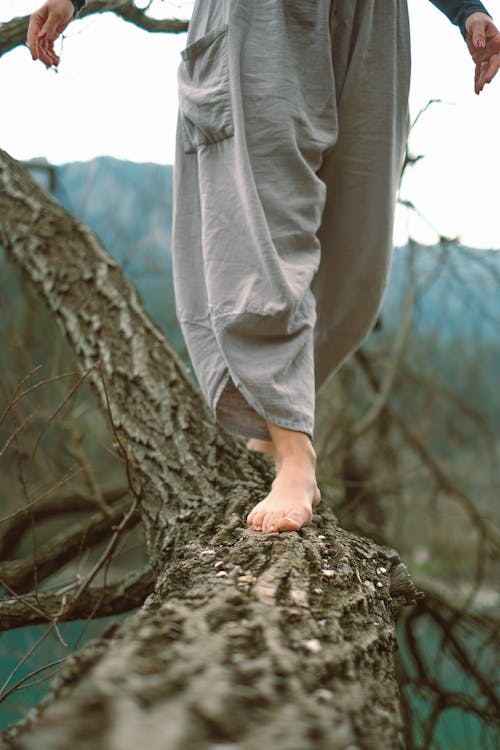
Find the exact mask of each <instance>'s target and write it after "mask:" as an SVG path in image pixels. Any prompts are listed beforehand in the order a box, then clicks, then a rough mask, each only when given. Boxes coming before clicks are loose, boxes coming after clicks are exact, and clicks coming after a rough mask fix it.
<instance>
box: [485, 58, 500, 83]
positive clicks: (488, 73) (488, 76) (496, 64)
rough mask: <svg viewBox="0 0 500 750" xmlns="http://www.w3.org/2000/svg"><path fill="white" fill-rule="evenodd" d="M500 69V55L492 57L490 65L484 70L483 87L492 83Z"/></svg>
mask: <svg viewBox="0 0 500 750" xmlns="http://www.w3.org/2000/svg"><path fill="white" fill-rule="evenodd" d="M499 68H500V55H492V56H491V57H490V62H489V65H488V66H487V67H486V65H485V66H484V69H483V85H484V84H487V83H491V82H492V80H493V79H494V77H495V76H496V74H497V73H498V69H499Z"/></svg>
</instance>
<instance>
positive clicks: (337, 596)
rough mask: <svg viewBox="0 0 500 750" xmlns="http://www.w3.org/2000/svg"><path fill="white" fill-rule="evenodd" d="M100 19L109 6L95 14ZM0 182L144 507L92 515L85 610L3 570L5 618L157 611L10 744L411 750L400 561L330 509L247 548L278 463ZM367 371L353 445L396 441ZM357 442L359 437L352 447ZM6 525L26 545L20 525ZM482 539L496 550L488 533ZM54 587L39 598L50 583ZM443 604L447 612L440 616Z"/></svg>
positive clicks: (34, 204)
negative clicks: (114, 565) (240, 431)
mask: <svg viewBox="0 0 500 750" xmlns="http://www.w3.org/2000/svg"><path fill="white" fill-rule="evenodd" d="M103 6H104V7H105V8H106V9H109V8H110V7H111V3H99V4H97V3H96V4H95V7H96V11H92V8H93V7H94V4H93V5H91V6H89V9H88V11H87V12H97V9H102V8H103ZM115 6H120V8H121V7H122V6H123V7H124V8H130V7H132V3H115V4H114V5H113V9H114V8H115ZM2 32H3V29H2ZM1 36H2V35H1V34H0V37H1ZM24 37H25V32H24V35H23V36H22V38H23V39H24ZM0 179H1V180H2V193H1V197H0V216H1V217H2V218H1V220H0V242H1V244H2V245H3V246H4V248H5V249H6V250H7V252H8V253H9V255H10V257H12V258H13V259H14V260H15V261H16V262H17V263H18V265H19V266H20V267H21V268H22V269H23V271H24V273H25V275H26V276H27V277H28V278H29V279H30V280H31V282H32V284H34V286H35V288H37V290H38V291H39V293H41V295H42V296H43V298H44V300H45V302H46V303H47V306H48V308H49V309H50V310H51V311H52V313H53V314H54V316H55V317H56V318H57V320H58V321H59V323H60V325H61V327H62V329H63V331H64V332H65V334H66V336H67V338H68V340H69V341H70V344H71V346H72V347H73V349H74V351H75V352H76V354H77V357H78V359H79V361H80V363H81V367H82V368H83V369H82V370H81V372H80V374H79V378H80V379H82V378H85V379H90V380H91V381H92V383H93V386H94V389H95V391H96V394H97V398H98V400H99V403H100V404H101V408H102V411H103V413H104V414H106V415H107V417H108V419H109V422H110V424H111V428H112V431H113V435H114V440H115V448H116V453H117V455H118V456H119V458H120V460H121V461H122V463H123V466H124V468H125V470H126V473H127V477H128V486H129V490H130V495H129V500H127V496H126V495H125V494H123V490H121V491H118V492H117V493H116V494H109V495H106V496H102V497H101V498H99V497H98V498H97V500H100V501H101V504H102V507H100V508H96V513H95V514H94V515H93V517H92V520H91V521H90V523H89V525H88V526H87V527H86V528H87V532H86V543H88V544H89V545H91V544H92V539H96V538H99V539H102V537H103V534H108V535H109V543H108V546H107V548H106V549H105V552H104V554H103V555H102V556H101V558H100V560H99V561H98V564H96V566H95V568H94V569H93V570H92V571H91V573H90V575H88V576H87V577H86V578H85V580H84V581H82V582H80V583H79V585H77V586H74V587H73V588H72V589H71V590H69V591H67V590H66V591H64V592H57V593H56V594H55V595H54V594H50V595H45V593H44V592H37V591H35V592H34V593H33V594H31V589H32V588H33V587H32V581H33V576H32V570H31V569H28V568H27V566H26V565H24V568H23V566H21V565H19V564H17V563H16V562H13V563H7V564H3V566H2V567H1V568H0V577H1V578H2V579H3V581H4V582H5V583H6V584H7V585H8V586H9V587H10V588H11V589H12V590H13V591H14V592H16V593H17V594H20V593H22V594H23V596H22V597H17V599H16V600H15V602H13V603H12V602H11V604H10V605H9V607H8V610H7V611H6V609H5V608H4V609H3V610H2V611H0V618H3V620H2V622H3V626H4V627H5V626H6V624H7V625H8V624H9V623H10V626H13V625H15V624H19V623H21V622H26V621H27V611H29V612H30V613H31V614H30V617H31V618H32V621H33V618H34V617H36V616H37V614H38V616H39V617H40V611H41V612H42V615H41V617H42V619H45V621H47V620H49V621H50V622H51V623H52V625H53V627H54V628H57V624H58V622H61V621H63V620H64V619H66V618H71V617H76V616H81V615H82V614H88V613H92V612H95V613H104V612H106V611H110V609H111V610H112V611H118V608H120V607H121V608H122V609H127V608H130V606H134V605H138V604H140V603H142V601H143V600H144V598H145V597H146V596H147V595H148V594H150V596H149V597H148V599H147V601H146V603H145V605H144V607H143V608H142V610H141V611H140V612H139V613H138V614H137V615H135V616H133V617H132V618H130V620H129V621H127V622H126V623H125V624H124V625H123V626H122V627H121V628H119V629H118V630H116V629H115V630H113V631H111V632H109V633H108V634H107V636H106V637H105V638H103V639H101V640H100V641H99V642H97V643H94V644H92V645H91V646H90V647H88V648H87V649H86V650H84V651H83V652H81V654H79V655H78V656H76V657H74V658H73V659H72V660H70V661H69V663H68V664H67V666H66V668H65V669H64V671H62V672H61V673H60V676H59V678H58V680H57V681H56V683H55V685H54V689H53V693H52V695H51V697H49V699H48V700H47V701H46V703H45V705H44V706H43V707H42V710H41V711H40V712H39V714H38V716H37V717H36V718H35V719H34V720H33V719H31V720H30V721H29V722H27V723H26V724H25V725H24V726H20V727H17V728H14V729H13V730H12V731H10V732H9V733H7V735H6V736H5V742H6V743H7V744H8V745H11V746H14V747H27V748H28V747H37V748H38V747H42V746H43V744H44V743H45V744H46V746H48V747H51V748H57V747H67V745H68V744H69V743H70V742H74V743H76V744H77V746H78V745H80V746H82V747H84V746H85V744H92V746H93V747H112V746H113V745H116V746H119V747H124V748H126V747H128V746H129V745H130V746H132V745H135V744H136V742H137V741H138V737H139V736H140V739H141V740H144V737H145V736H146V737H147V739H148V741H149V742H150V744H151V745H152V746H153V747H156V746H158V747H165V746H168V747H173V748H174V747H191V746H193V747H196V746H199V747H207V746H216V745H221V743H222V745H224V744H225V745H226V746H228V744H229V745H230V744H231V743H238V745H240V746H241V747H253V745H254V744H256V742H257V741H259V742H262V743H265V742H270V741H272V742H273V744H275V745H277V746H278V747H280V746H282V747H293V748H299V747H313V746H314V747H319V748H321V747H325V748H327V747H328V748H335V747H338V748H344V747H348V746H353V745H354V746H361V747H367V748H369V747H384V748H385V747H387V748H390V747H402V745H403V741H402V738H401V729H402V728H401V719H400V715H399V708H398V698H397V686H396V683H395V677H394V669H393V662H392V651H393V650H394V648H395V636H394V621H395V614H396V611H397V609H398V607H399V606H400V604H401V603H403V601H405V600H407V601H412V600H413V599H414V598H415V595H416V594H415V590H414V588H413V586H412V584H411V583H410V581H409V579H408V576H407V574H406V572H405V569H404V567H402V566H401V565H400V563H399V559H398V557H397V555H396V553H394V552H393V551H392V550H390V549H388V548H387V547H386V546H384V545H382V546H381V545H377V544H375V543H373V542H370V541H368V540H367V539H363V538H362V537H360V536H358V535H357V534H353V533H349V532H347V531H344V530H343V529H341V528H340V527H339V526H338V525H337V523H336V521H335V519H334V517H333V514H332V512H331V509H330V508H329V502H328V496H327V497H326V498H325V500H324V502H323V507H322V508H321V509H320V512H319V513H318V514H317V516H316V519H315V521H314V523H313V525H312V526H311V527H309V528H307V529H305V530H304V531H303V532H302V533H301V534H300V535H297V534H285V535H281V536H280V537H277V538H266V537H263V536H260V535H258V534H255V533H253V532H248V531H247V530H246V529H245V527H244V522H243V519H244V515H245V513H246V511H247V510H248V508H250V507H251V506H252V504H253V503H254V502H256V501H257V499H259V498H260V497H261V495H262V492H263V491H265V488H266V487H267V486H268V483H269V471H268V467H267V464H266V463H265V461H264V460H261V459H258V458H256V457H254V456H248V455H246V454H245V452H244V451H243V446H242V444H241V443H240V442H239V441H236V440H233V439H231V438H229V437H228V436H227V435H223V434H222V433H221V432H220V431H219V430H218V429H217V427H216V425H215V424H214V423H213V420H212V418H211V416H210V414H208V412H207V410H206V408H205V407H204V406H203V404H202V402H201V400H200V397H199V395H198V393H197V391H196V388H195V387H194V385H193V384H192V382H191V380H190V378H189V376H188V375H187V373H186V370H185V367H184V365H183V364H182V363H181V362H180V361H179V359H178V358H177V356H176V355H175V354H174V353H173V352H172V350H171V349H170V348H169V346H168V344H167V342H166V341H165V339H164V337H163V335H162V334H161V332H160V331H159V330H158V329H157V328H156V327H155V325H154V324H153V323H152V322H151V321H150V320H149V319H148V317H147V316H146V315H145V313H144V311H143V309H142V306H141V303H140V301H139V299H138V297H137V295H136V293H135V291H134V289H133V288H132V286H131V285H130V283H129V282H128V281H127V280H126V279H125V278H124V276H123V274H122V273H121V272H120V270H119V269H118V267H117V266H116V264H115V263H114V261H112V259H111V258H110V257H109V256H108V255H107V254H106V253H105V251H104V249H103V248H102V247H101V246H100V244H99V242H98V241H97V240H96V238H95V237H94V236H93V235H92V233H91V232H89V230H88V229H87V228H85V227H84V226H82V225H81V224H80V223H79V222H77V221H75V220H74V219H72V218H71V217H69V216H68V215H67V214H65V212H64V211H63V210H62V209H61V208H60V207H59V206H57V205H56V204H55V203H54V202H53V201H51V200H50V199H49V198H48V197H47V196H46V195H44V194H43V192H42V191H41V190H40V189H39V188H37V187H36V186H34V185H33V183H32V182H31V181H30V180H29V178H28V177H27V175H26V173H24V172H23V170H22V169H21V167H20V166H19V165H17V164H15V163H14V162H13V160H11V159H10V158H9V157H8V156H7V155H6V154H5V153H2V155H1V178H0ZM117 332H119V333H120V335H119V336H117V335H116V333H117ZM403 333H404V330H403ZM395 355H396V356H395V357H394V361H393V365H394V366H393V368H392V370H393V371H394V370H395V369H396V368H397V366H398V364H399V359H398V356H397V355H398V352H397V351H395ZM356 361H357V363H358V365H359V366H360V367H362V368H363V369H364V371H365V372H366V374H367V377H368V380H369V383H370V384H371V387H372V388H373V391H374V396H373V404H372V407H373V408H371V410H369V411H368V412H367V415H368V417H369V419H368V420H365V423H364V425H363V423H361V424H358V425H357V426H356V427H355V429H354V431H353V432H354V434H356V431H357V433H358V434H359V433H360V432H363V430H367V427H368V426H369V425H370V424H371V425H373V424H374V423H375V424H376V425H377V428H378V426H379V425H380V430H381V432H380V434H382V433H383V430H384V429H385V430H387V421H388V420H389V421H391V420H393V421H394V420H396V419H397V415H396V416H395V415H394V414H391V411H390V408H389V407H388V404H387V394H388V392H389V390H390V389H391V384H392V382H393V372H392V374H391V368H389V369H388V371H387V372H388V377H387V380H386V382H385V383H384V384H381V383H380V382H378V380H377V373H376V372H374V370H373V368H372V367H371V363H370V360H369V359H367V358H366V357H364V355H363V353H360V354H359V355H358V358H357V360H356ZM77 382H78V380H77ZM344 386H345V384H343V385H342V387H344ZM21 389H22V386H21ZM21 389H20V390H21ZM18 395H19V393H16V394H14V396H13V400H12V401H14V400H15V399H16V398H17V396H18ZM12 401H11V405H12ZM352 437H353V435H352V434H351V433H346V443H349V440H352ZM410 437H411V436H410ZM327 450H329V448H328V445H327ZM348 454H349V455H348V458H346V460H345V463H344V464H343V471H344V474H345V480H346V487H347V486H349V483H350V482H351V483H352V480H353V478H356V475H357V476H358V478H360V479H361V483H363V480H369V477H366V475H365V476H363V473H362V467H360V465H359V457H358V456H357V455H356V452H355V451H352V450H350V451H348ZM438 468H439V467H438ZM360 471H361V475H360ZM327 495H328V493H327ZM124 498H125V499H124ZM69 499H70V500H71V503H73V507H75V505H77V501H78V498H65V499H64V502H65V503H66V507H67V503H68V500H69ZM347 499H348V498H347ZM49 500H50V502H49ZM55 501H58V502H59V507H60V504H61V498H60V497H57V498H55V499H54V498H49V499H47V502H40V503H38V504H37V508H36V511H35V512H36V513H38V511H40V513H43V512H47V513H48V512H51V503H52V508H53V509H54V506H55V505H56V504H57V503H56V502H55ZM27 517H28V516H27V515H25V518H27ZM476 517H477V518H479V521H480V522H481V523H482V519H481V518H480V517H479V516H476ZM139 518H140V519H141V522H142V524H143V526H144V528H145V531H146V538H147V543H148V552H149V559H150V568H148V569H147V570H145V571H143V572H134V574H133V575H131V576H130V578H129V579H127V580H125V581H124V583H123V585H122V586H121V587H120V586H117V587H112V588H111V590H110V588H109V587H106V586H102V587H97V586H95V585H92V584H93V582H94V581H95V579H96V575H97V572H98V570H99V569H101V568H102V567H103V566H104V567H105V566H106V565H107V563H108V562H109V559H110V556H111V555H112V552H113V549H114V546H115V545H116V544H117V541H118V540H119V538H120V535H121V534H123V533H124V530H125V529H126V528H128V527H130V526H131V525H133V524H136V523H137V522H138V519H139ZM10 523H11V526H10V529H9V535H8V536H9V538H10V539H12V536H13V535H15V533H16V531H15V525H16V524H17V528H18V529H19V528H20V527H22V517H20V516H19V515H18V516H16V517H15V519H12V521H11V522H10ZM482 528H484V529H485V535H486V536H488V537H489V535H490V529H489V526H488V524H484V523H483V524H482ZM89 529H90V532H89ZM92 534H94V536H92ZM5 538H6V537H5ZM78 538H80V537H78ZM76 539H77V535H74V540H73V547H71V545H70V543H69V537H68V536H67V535H66V537H65V538H64V540H61V541H60V544H59V547H58V551H57V554H56V551H55V550H54V548H51V549H49V548H48V549H47V550H46V551H45V552H46V559H47V561H48V562H49V561H53V563H54V564H55V565H58V564H62V563H61V560H62V559H63V557H64V554H63V553H65V554H66V555H68V554H72V553H73V554H75V546H78V543H77V542H76V541H75V540H76ZM380 541H383V540H380ZM39 562H40V559H39ZM42 568H43V566H41V565H40V564H39V565H38V569H37V576H38V580H42V579H43V577H44V576H47V575H50V573H51V572H52V571H53V570H54V568H53V567H52V569H51V568H50V565H49V566H48V567H47V569H42ZM151 591H152V593H151ZM391 594H392V595H391ZM435 600H437V601H438V604H440V605H442V602H443V597H442V596H440V597H438V596H436V597H435ZM449 606H450V607H452V606H453V602H449ZM106 607H107V608H108V609H106ZM36 609H38V610H39V611H38V613H36ZM440 611H442V608H441V609H440V608H439V607H436V612H440ZM450 611H451V612H452V615H453V610H450ZM455 614H456V612H455ZM9 618H10V620H9ZM16 618H17V619H16ZM200 636H202V638H200Z"/></svg>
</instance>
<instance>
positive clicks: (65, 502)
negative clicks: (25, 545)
mask: <svg viewBox="0 0 500 750" xmlns="http://www.w3.org/2000/svg"><path fill="white" fill-rule="evenodd" d="M129 491H130V490H129V488H128V487H126V486H124V487H115V488H113V489H110V490H107V492H104V493H103V498H104V501H105V502H106V503H107V504H108V505H113V504H114V503H115V502H116V501H117V500H120V499H121V498H122V497H123V496H124V495H127V494H128V493H129ZM4 505H5V504H4ZM95 506H96V502H95V500H94V498H90V497H88V495H87V494H83V493H82V494H79V493H78V492H75V491H74V492H71V493H68V494H64V495H62V494H61V495H56V496H53V497H44V498H43V499H41V500H40V501H39V502H38V503H35V504H33V505H29V506H28V507H20V508H17V509H16V511H15V512H14V513H12V514H10V515H9V516H7V517H4V518H3V519H2V518H0V530H1V533H0V560H8V559H10V558H11V557H12V555H13V554H14V553H15V550H16V548H17V545H18V544H19V542H20V541H21V539H22V537H23V535H24V534H25V533H26V531H27V530H28V529H30V528H31V525H32V523H39V522H41V521H46V520H47V519H49V518H55V517H61V516H65V515H67V514H71V513H78V512H79V511H85V510H95ZM2 524H5V525H4V526H3V528H2Z"/></svg>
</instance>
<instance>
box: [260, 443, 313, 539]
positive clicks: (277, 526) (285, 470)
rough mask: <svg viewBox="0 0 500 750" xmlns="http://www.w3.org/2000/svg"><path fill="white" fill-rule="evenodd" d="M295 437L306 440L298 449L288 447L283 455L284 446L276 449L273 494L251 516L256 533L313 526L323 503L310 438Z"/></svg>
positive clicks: (293, 446)
mask: <svg viewBox="0 0 500 750" xmlns="http://www.w3.org/2000/svg"><path fill="white" fill-rule="evenodd" d="M283 431H284V432H285V430H283ZM286 432H291V431H290V430H286ZM295 435H301V437H302V439H299V440H298V441H297V442H296V443H295V445H290V444H289V445H285V446H284V448H285V450H284V451H282V452H280V447H282V448H283V446H280V445H277V446H276V448H277V454H276V470H277V474H276V479H275V480H274V482H273V484H272V488H271V492H270V493H269V495H267V497H265V498H264V500H261V502H260V503H257V505H256V506H255V507H254V508H253V510H252V511H251V512H250V513H249V515H248V516H247V524H248V526H249V527H250V528H253V529H255V531H263V532H264V533H267V534H272V533H275V532H277V531H299V529H301V528H302V527H303V526H305V525H306V524H308V523H310V521H311V519H312V515H313V514H312V510H313V508H314V507H316V505H318V503H319V502H320V499H321V494H320V491H319V489H318V485H317V483H316V472H315V466H316V454H315V453H314V449H313V447H312V445H311V442H310V441H309V438H308V437H307V436H306V435H304V434H303V433H295ZM275 444H276V443H275Z"/></svg>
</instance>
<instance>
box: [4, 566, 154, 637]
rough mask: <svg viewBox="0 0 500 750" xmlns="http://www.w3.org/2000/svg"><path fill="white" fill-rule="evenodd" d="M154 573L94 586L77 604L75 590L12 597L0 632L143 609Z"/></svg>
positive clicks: (149, 570)
mask: <svg viewBox="0 0 500 750" xmlns="http://www.w3.org/2000/svg"><path fill="white" fill-rule="evenodd" d="M153 585H154V577H153V573H152V571H151V569H150V568H149V567H148V568H146V569H145V570H142V571H139V572H136V571H133V572H131V573H129V574H127V575H126V576H125V578H124V579H123V580H122V581H120V582H119V583H114V584H111V585H106V586H91V587H89V588H87V589H85V590H84V591H82V593H81V594H80V596H78V598H77V599H76V600H75V599H74V598H73V596H72V595H73V594H74V592H75V590H76V587H72V588H71V589H70V590H68V589H62V590H60V591H57V592H47V591H40V592H39V593H38V594H36V595H34V594H28V595H26V596H12V597H7V598H4V599H1V600H0V630H12V629H13V628H19V627H24V626H25V625H36V624H39V623H43V622H47V621H50V620H52V619H53V618H54V617H56V618H57V622H68V621H70V620H81V619H85V618H88V617H106V616H108V615H117V614H120V613H122V612H128V611H129V610H131V609H135V608H136V607H140V606H141V605H142V604H144V600H145V599H146V597H147V596H148V595H149V594H150V593H151V591H152V590H153Z"/></svg>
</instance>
